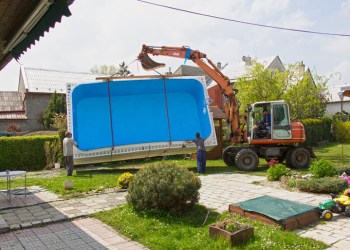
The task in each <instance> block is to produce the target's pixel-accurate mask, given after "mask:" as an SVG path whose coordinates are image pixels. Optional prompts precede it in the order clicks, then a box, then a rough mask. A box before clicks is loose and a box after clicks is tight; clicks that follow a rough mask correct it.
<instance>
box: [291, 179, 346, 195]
mask: <svg viewBox="0 0 350 250" xmlns="http://www.w3.org/2000/svg"><path fill="white" fill-rule="evenodd" d="M347 187H348V182H347V181H345V180H340V179H339V178H338V177H324V178H320V179H307V180H297V181H296V188H298V189H299V190H301V191H304V192H310V193H324V194H329V193H335V194H337V193H340V192H343V191H344V190H345V189H346V188H347Z"/></svg>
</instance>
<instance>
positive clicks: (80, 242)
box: [0, 218, 146, 250]
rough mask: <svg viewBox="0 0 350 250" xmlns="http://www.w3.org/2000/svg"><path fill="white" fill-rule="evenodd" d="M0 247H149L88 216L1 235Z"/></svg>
mask: <svg viewBox="0 0 350 250" xmlns="http://www.w3.org/2000/svg"><path fill="white" fill-rule="evenodd" d="M0 249H1V250H10V249H11V250H12V249H16V250H20V249H26V250H38V249H40V250H42V249H43V250H44V249H50V250H53V249H74V250H80V249H81V250H90V249H91V250H94V249H101V250H104V249H123V250H124V249H125V250H139V249H140V250H141V249H146V248H145V247H143V246H142V245H140V244H138V243H136V242H133V241H131V240H129V239H127V238H125V237H123V236H120V235H119V234H117V233H116V232H115V231H114V230H113V229H112V228H111V227H109V226H107V225H106V224H104V223H102V222H100V221H99V220H97V219H92V218H87V219H80V220H75V221H72V222H63V223H56V224H50V225H48V226H46V227H35V228H30V229H24V230H18V231H14V232H11V233H6V234H0Z"/></svg>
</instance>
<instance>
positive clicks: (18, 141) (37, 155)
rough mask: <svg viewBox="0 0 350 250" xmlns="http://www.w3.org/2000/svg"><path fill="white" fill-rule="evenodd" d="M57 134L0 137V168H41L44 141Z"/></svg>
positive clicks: (53, 139) (55, 139) (43, 164)
mask: <svg viewBox="0 0 350 250" xmlns="http://www.w3.org/2000/svg"><path fill="white" fill-rule="evenodd" d="M57 140H58V136H55V135H53V136H41V135H37V136H14V137H0V152H1V153H0V170H1V171H4V170H26V171H30V170H42V169H44V167H45V166H46V155H45V149H44V143H45V142H46V141H57Z"/></svg>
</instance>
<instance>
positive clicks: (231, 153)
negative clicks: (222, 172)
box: [222, 146, 238, 167]
mask: <svg viewBox="0 0 350 250" xmlns="http://www.w3.org/2000/svg"><path fill="white" fill-rule="evenodd" d="M237 151H238V149H237V148H235V147H233V146H230V147H227V148H225V149H224V152H223V153H222V159H223V160H224V162H225V164H226V165H227V166H229V167H233V166H235V158H236V155H237Z"/></svg>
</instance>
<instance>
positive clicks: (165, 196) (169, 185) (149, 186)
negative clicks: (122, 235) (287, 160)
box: [126, 163, 201, 211]
mask: <svg viewBox="0 0 350 250" xmlns="http://www.w3.org/2000/svg"><path fill="white" fill-rule="evenodd" d="M200 187H201V182H200V179H199V178H198V177H197V176H196V175H195V174H194V173H192V172H190V171H188V170H187V169H185V168H181V167H179V166H177V165H175V164H165V163H162V164H158V165H153V166H150V167H147V168H144V169H142V170H140V171H139V172H138V173H137V174H135V175H134V178H133V180H132V181H131V183H130V185H129V189H128V195H127V196H126V200H127V202H128V203H129V204H131V205H132V206H133V207H134V208H135V209H138V210H144V209H153V208H156V209H161V210H166V211H169V210H171V211H180V210H185V209H187V208H189V207H192V206H193V205H194V204H195V203H197V202H198V199H199V192H198V190H199V188H200Z"/></svg>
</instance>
